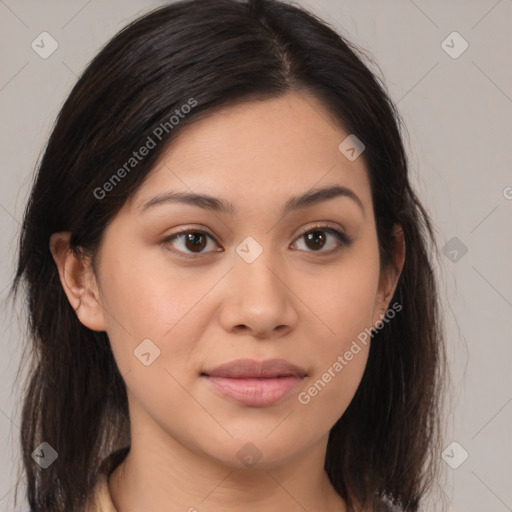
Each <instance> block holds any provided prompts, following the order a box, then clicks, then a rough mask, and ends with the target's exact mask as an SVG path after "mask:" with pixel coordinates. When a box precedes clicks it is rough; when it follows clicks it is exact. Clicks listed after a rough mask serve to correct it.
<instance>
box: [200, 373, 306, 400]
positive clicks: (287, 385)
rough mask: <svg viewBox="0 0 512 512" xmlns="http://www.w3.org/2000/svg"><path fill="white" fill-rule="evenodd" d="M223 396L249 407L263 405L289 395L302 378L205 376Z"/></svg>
mask: <svg viewBox="0 0 512 512" xmlns="http://www.w3.org/2000/svg"><path fill="white" fill-rule="evenodd" d="M205 377H206V378H207V379H208V380H209V381H210V382H211V383H212V384H213V386H214V387H215V388H216V389H217V390H218V391H220V392H221V393H222V394H223V395H224V396H226V397H228V398H231V399H232V400H234V401H235V402H238V403H240V404H244V405H248V406H251V407H265V406H268V405H272V404H275V403H276V402H278V401H279V400H281V399H283V398H284V397H286V396H289V395H290V394H291V393H292V392H293V391H294V390H295V388H296V387H297V386H298V385H299V384H300V383H301V382H302V378H300V377H295V376H289V377H275V378H268V379H262V378H259V379H256V378H255V379H230V378H226V377H210V376H205Z"/></svg>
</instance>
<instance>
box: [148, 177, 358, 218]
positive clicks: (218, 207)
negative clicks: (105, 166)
mask: <svg viewBox="0 0 512 512" xmlns="http://www.w3.org/2000/svg"><path fill="white" fill-rule="evenodd" d="M335 197H348V198H350V199H352V200H353V201H354V202H355V203H356V204H357V205H358V206H359V207H360V208H361V210H362V212H363V215H364V214H365V210H364V206H363V203H362V201H361V199H359V197H358V196H357V195H356V194H355V192H353V191H352V190H351V189H349V188H347V187H343V186H341V185H333V186H330V187H323V188H316V189H313V190H310V191H308V192H306V193H304V194H302V195H299V196H294V197H291V198H290V199H288V201H286V203H285V205H284V206H283V209H282V215H283V216H284V215H286V214H287V213H289V212H292V211H296V210H300V209H302V208H307V207H308V206H312V205H315V204H318V203H320V202H323V201H327V200H329V199H333V198H335ZM167 203H181V204H189V205H192V206H197V207H199V208H204V209H206V210H210V211H213V212H221V213H227V214H230V215H234V214H235V213H236V208H235V206H234V205H233V203H230V202H229V201H227V200H225V199H220V198H217V197H213V196H209V195H207V194H194V193H188V192H164V193H162V194H158V195H157V196H155V197H153V198H152V199H150V200H149V201H148V202H147V203H145V204H144V205H143V207H142V209H141V213H143V212H145V211H146V210H148V209H149V208H152V207H154V206H157V205H161V204H167Z"/></svg>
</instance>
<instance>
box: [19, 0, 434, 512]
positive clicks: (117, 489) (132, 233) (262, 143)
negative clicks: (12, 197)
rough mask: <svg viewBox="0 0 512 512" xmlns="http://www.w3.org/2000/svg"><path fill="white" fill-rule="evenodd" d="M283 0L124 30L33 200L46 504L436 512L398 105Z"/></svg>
mask: <svg viewBox="0 0 512 512" xmlns="http://www.w3.org/2000/svg"><path fill="white" fill-rule="evenodd" d="M356 52H357V50H356V49H355V47H353V46H352V45H351V44H350V43H348V42H347V41H346V40H344V39H343V38H342V37H341V36H339V35H338V34H336V33H335V32H334V31H333V30H332V29H331V28H329V27H328V26H327V25H325V24H324V23H323V22H322V21H320V20H319V19H317V18H316V17H314V16H312V15H311V14H309V13H307V12H306V11H304V10H302V9H299V8H297V7H293V6H291V5H287V4H285V3H281V2H277V1H270V0H266V1H262V0H253V1H249V2H248V3H240V2H237V1H235V0H220V1H216V2H208V1H204V0H191V1H183V2H179V3H175V4H172V5H169V6H165V7H162V8H159V9H157V10H155V11H153V12H151V13H149V14H147V15H145V16H143V17H142V18H140V19H138V20H136V21H135V22H133V23H131V24H130V25H129V26H128V27H126V28H124V29H123V30H122V31H121V32H120V33H119V34H117V35H116V36H115V37H114V38H113V39H112V40H111V41H110V42H109V43H108V44H107V45H106V46H105V48H103V49H102V50H101V52H100V53H99V54H98V56H97V57H96V58H95V59H94V60H93V61H92V62H91V63H90V64H89V66H88V67H87V69H86V70H85V72H84V73H83V75H82V76H81V77H80V79H79V80H78V82H77V84H76V85H75V87H74V89H73V90H72V92H71V94H70V95H69V98H68V99H67V100H66V102H65V104H64V106H63V108H62V110H61V112H60V115H59V117H58V119H57V122H56V124H55V127H54V129H53V133H52V135H51V137H50V139H49V142H48V145H47V148H46V151H45V154H44V157H43V159H42V161H41V164H40V166H39V169H38V174H37V177H36V180H35V183H34V186H33V189H32V193H31V197H30V200H29V203H28V206H27V209H26V212H25V217H24V222H23V228H22V232H21V237H20V252H19V263H18V268H17V273H16V276H15V283H14V286H13V291H16V290H17V289H18V288H19V284H20V283H22V282H23V283H25V284H26V293H27V303H28V309H29V315H30V328H31V343H32V344H33V352H34V359H33V371H32V372H31V375H30V379H29V382H28V386H27V390H26V394H25V401H24V408H23V418H22V423H23V434H22V449H23V461H24V468H25V472H26V476H27V482H28V489H27V497H28V501H29V504H30V507H31V510H33V511H36V510H37V511H39V510H51V511H68V510H73V511H78V510H87V511H95V510H109V511H113V510H115V511H117V512H131V511H135V510H151V511H155V512H158V511H160V510H162V511H163V510H166V511H169V510H188V511H194V510H197V511H203V510H204V511H209V512H217V511H220V510H222V511H224V512H225V511H231V510H240V509H243V510H244V511H249V512H250V511H253V510H258V511H260V510H269V511H272V510H282V509H283V507H285V508H286V509H287V510H290V511H295V510H309V511H313V510H329V511H355V510H365V511H366V510H369V511H373V510H407V511H416V510H419V507H420V505H421V503H422V502H423V500H424V497H425V496H426V495H427V492H428V491H429V490H430V488H431V487H432V483H433V482H434V478H435V477H436V476H437V473H436V472H437V460H438V458H437V453H436V450H438V449H439V443H440V439H439V437H440V436H439V433H440V414H439V411H440V405H441V396H442V395H441V390H442V383H443V380H442V376H443V375H444V373H443V372H444V370H443V364H444V347H443V335H442V328H441V319H440V317H439V312H438V297H437V288H436V282H435V279H434V274H433V270H432V264H431V256H430V254H429V244H432V246H433V247H435V241H434V238H433V232H432V227H431V221H430V220H429V217H428V214H427V213H426V212H425V210H424V209H423V207H422V205H421V203H420V202H419V200H418V199H417V197H416V195H415V193H414V191H413V190H412V188H411V185H410V183H409V179H408V168H407V159H406V155H405V151H404V147H403V144H402V140H401V135H400V130H399V116H398V114H397V112H396V110H395V108H394V106H393V104H392V103H391V101H390V99H389V98H388V96H387V94H386V92H385V89H384V87H383V85H382V84H380V82H379V80H378V79H377V78H376V77H375V76H374V75H373V74H372V73H371V72H370V71H369V69H368V68H367V67H366V65H365V64H364V63H363V62H362V60H361V59H360V58H359V57H358V55H357V53H356Z"/></svg>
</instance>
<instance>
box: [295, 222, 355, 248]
mask: <svg viewBox="0 0 512 512" xmlns="http://www.w3.org/2000/svg"><path fill="white" fill-rule="evenodd" d="M329 235H331V236H330V237H329ZM329 238H331V239H332V238H334V241H333V243H331V249H330V250H329V249H327V250H322V249H324V247H325V246H326V245H328V243H327V241H328V239H329ZM302 239H304V241H305V244H306V246H307V247H308V248H310V249H312V250H311V251H307V250H306V252H333V251H336V250H338V249H340V248H341V247H343V246H347V247H348V246H349V245H350V244H351V243H352V238H350V237H349V236H347V235H346V234H345V233H342V232H340V231H338V230H336V229H333V228H329V227H327V226H315V227H313V228H308V229H307V230H306V231H304V232H303V234H302V235H301V236H300V237H299V238H298V239H297V240H298V241H300V240H302Z"/></svg>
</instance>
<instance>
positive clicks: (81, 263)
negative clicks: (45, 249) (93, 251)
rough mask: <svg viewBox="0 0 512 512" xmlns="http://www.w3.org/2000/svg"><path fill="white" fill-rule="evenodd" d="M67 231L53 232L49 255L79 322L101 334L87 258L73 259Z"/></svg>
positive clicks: (100, 313)
mask: <svg viewBox="0 0 512 512" xmlns="http://www.w3.org/2000/svg"><path fill="white" fill-rule="evenodd" d="M70 237H71V233H70V232H67V231H66V232H64V231H63V232H60V233H53V235H51V237H50V252H51V253H52V256H53V259H54V261H55V263H56V265H57V268H58V271H59V277H60V282H61V284H62V287H63V289H64V292H65V294H66V296H67V298H68V300H69V303H70V304H71V307H72V308H73V309H74V310H75V313H76V314H77V316H78V318H79V320H80V322H81V323H82V324H84V325H85V326H86V327H88V328H89V329H92V330H94V331H105V330H106V322H105V315H104V313H103V308H102V306H101V303H100V295H99V288H98V285H97V281H96V276H95V275H94V272H93V269H92V265H91V262H90V258H88V257H85V256H82V257H78V256H76V255H75V254H74V253H73V251H72V250H71V249H70V248H69V239H70Z"/></svg>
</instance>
